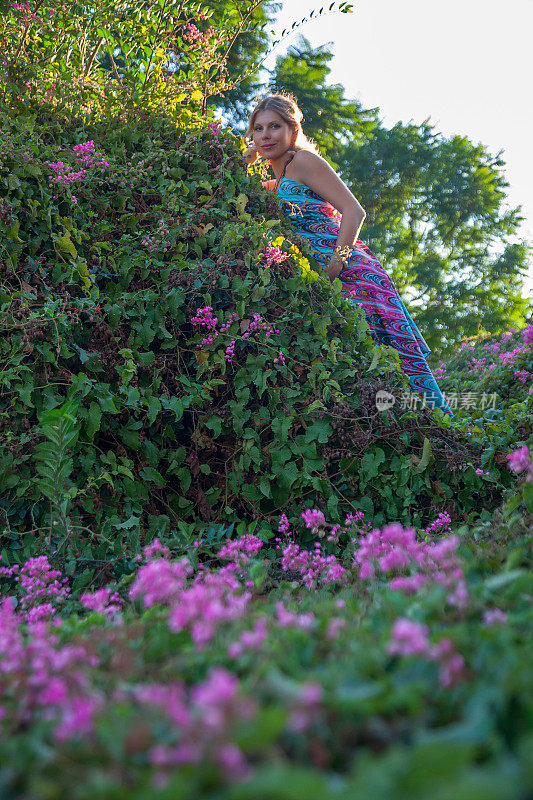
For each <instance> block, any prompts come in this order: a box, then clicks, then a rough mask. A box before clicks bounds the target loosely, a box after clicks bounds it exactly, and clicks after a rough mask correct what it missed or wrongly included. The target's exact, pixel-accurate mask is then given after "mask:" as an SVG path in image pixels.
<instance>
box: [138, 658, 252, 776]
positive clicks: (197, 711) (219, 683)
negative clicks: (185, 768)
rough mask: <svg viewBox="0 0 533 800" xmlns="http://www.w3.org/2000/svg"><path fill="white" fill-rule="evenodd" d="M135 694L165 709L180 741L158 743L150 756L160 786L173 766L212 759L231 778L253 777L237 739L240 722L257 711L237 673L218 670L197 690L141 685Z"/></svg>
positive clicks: (176, 684)
mask: <svg viewBox="0 0 533 800" xmlns="http://www.w3.org/2000/svg"><path fill="white" fill-rule="evenodd" d="M133 691H134V698H135V700H136V701H137V702H138V703H140V704H141V705H142V706H144V707H145V708H157V709H160V710H161V711H162V712H163V713H164V714H165V716H167V717H168V718H169V719H170V721H171V723H172V724H173V726H174V731H173V735H174V738H175V740H176V741H175V743H171V744H157V745H155V746H153V747H152V748H151V749H150V750H149V753H148V758H149V760H150V762H151V764H153V765H154V766H155V767H156V768H157V770H158V775H157V778H158V785H159V787H160V788H161V787H163V786H164V785H165V784H166V782H167V781H168V776H169V772H170V771H171V769H172V768H173V767H177V766H182V765H186V764H199V763H203V762H205V761H206V760H209V761H211V762H212V763H215V764H218V765H219V766H220V767H221V768H222V770H223V771H224V773H225V775H226V778H227V779H228V780H242V779H244V778H246V777H248V775H249V774H250V767H249V765H248V763H247V762H246V759H245V757H244V755H243V753H242V751H241V750H240V748H239V747H237V745H235V744H233V743H232V742H231V739H232V734H233V728H234V726H235V723H236V722H238V721H239V720H245V719H250V718H251V717H253V716H254V714H255V711H256V708H255V704H254V703H253V702H252V701H251V700H249V699H247V698H245V697H244V696H243V694H242V691H241V687H240V685H239V681H238V679H237V678H236V676H235V675H232V674H231V673H230V672H228V671H227V670H226V669H224V668H223V667H215V668H212V669H211V670H210V672H209V674H208V675H207V678H206V679H205V680H204V681H202V682H200V683H198V684H196V685H195V686H193V687H192V688H191V689H187V687H186V686H185V685H184V684H182V683H179V682H172V683H167V684H149V685H145V686H137V687H135V688H134V690H133Z"/></svg>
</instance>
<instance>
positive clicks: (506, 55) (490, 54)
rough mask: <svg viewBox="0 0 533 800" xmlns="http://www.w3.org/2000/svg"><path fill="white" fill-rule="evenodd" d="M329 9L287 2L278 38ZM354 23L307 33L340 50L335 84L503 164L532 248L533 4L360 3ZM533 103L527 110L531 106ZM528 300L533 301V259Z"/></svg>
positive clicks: (313, 24)
mask: <svg viewBox="0 0 533 800" xmlns="http://www.w3.org/2000/svg"><path fill="white" fill-rule="evenodd" d="M322 5H323V6H324V7H325V8H327V7H328V6H329V5H330V0H324V2H323V3H321V2H319V0H288V2H284V4H283V10H282V11H281V12H279V14H278V19H277V23H276V26H275V30H276V31H277V32H279V33H280V32H281V31H282V30H283V28H287V27H290V25H291V24H292V23H293V22H294V21H299V20H301V19H302V18H303V17H305V16H308V15H309V13H310V12H311V11H312V10H313V9H315V10H317V11H318V9H319V8H320V7H321V6H322ZM353 6H354V10H353V13H352V14H339V13H331V14H328V15H326V16H323V17H320V18H319V19H317V20H311V21H310V22H308V23H306V24H305V25H303V26H302V27H301V28H300V29H299V31H298V32H297V33H295V34H292V35H291V36H290V37H288V38H287V39H285V40H284V41H283V42H282V44H280V45H278V47H277V48H276V50H275V51H274V53H273V54H272V56H271V57H270V58H269V59H268V61H267V62H266V66H269V67H271V66H272V65H273V63H274V60H275V57H276V56H277V55H280V54H281V53H283V52H284V51H285V50H286V48H287V47H288V46H289V45H290V44H293V43H294V42H295V41H296V40H297V37H298V33H300V34H303V35H304V36H305V37H306V38H307V39H309V40H310V42H311V44H312V45H313V46H314V47H317V46H319V45H322V44H326V43H331V48H330V49H331V50H332V52H333V53H334V59H333V60H332V62H331V64H330V66H331V67H332V72H331V74H330V82H332V83H341V84H342V85H343V86H344V87H345V96H346V97H347V98H350V99H352V98H353V99H358V100H359V101H360V102H361V103H362V104H363V106H364V107H366V108H374V107H379V110H380V111H379V115H380V119H381V120H382V122H383V124H384V125H385V126H386V127H392V126H393V125H394V124H395V123H396V122H398V121H399V120H401V121H403V122H410V121H412V122H414V123H418V124H419V123H421V122H423V121H424V120H425V119H428V118H429V122H430V124H431V125H433V126H434V128H435V132H436V133H442V134H444V135H445V136H448V137H449V136H452V135H455V134H459V135H461V136H467V137H468V138H469V139H470V140H471V141H472V142H474V143H475V144H478V143H480V142H481V143H483V144H484V145H486V147H487V148H488V150H489V152H490V153H491V154H492V155H496V154H497V153H498V152H499V151H500V150H503V153H502V154H501V158H502V159H503V161H505V167H503V170H504V173H505V177H506V180H507V182H508V183H509V188H508V189H507V190H506V191H507V193H508V202H509V204H510V206H511V207H516V206H518V205H521V206H522V212H521V213H522V216H524V217H525V221H524V222H523V223H522V226H521V229H520V234H521V238H522V239H525V240H527V241H528V242H529V243H530V244H531V245H532V246H533V154H532V150H533V137H532V135H531V128H532V123H533V110H532V101H531V96H532V94H531V79H532V78H533V44H532V42H531V36H532V31H533V0H507V1H506V2H505V3H501V0H447V2H446V3H437V2H435V0H356V2H354V4H353ZM528 97H529V98H530V100H528V99H527V98H528ZM530 262H531V263H530V272H529V279H528V280H527V282H526V290H527V293H528V294H529V295H530V296H531V297H533V251H532V255H531V258H530Z"/></svg>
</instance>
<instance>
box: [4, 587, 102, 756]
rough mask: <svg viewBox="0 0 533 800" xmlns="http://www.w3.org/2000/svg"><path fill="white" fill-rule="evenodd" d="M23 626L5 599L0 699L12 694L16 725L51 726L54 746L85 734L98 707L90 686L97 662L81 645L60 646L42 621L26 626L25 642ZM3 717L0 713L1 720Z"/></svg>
mask: <svg viewBox="0 0 533 800" xmlns="http://www.w3.org/2000/svg"><path fill="white" fill-rule="evenodd" d="M26 620H27V616H26V615H24V614H19V613H17V612H16V611H15V609H14V606H13V602H12V599H11V598H10V597H6V598H4V600H2V601H1V602H0V697H3V698H4V697H9V696H10V695H13V694H16V696H17V698H18V701H17V705H16V709H15V711H14V712H13V713H14V715H15V721H17V722H18V723H19V724H21V725H28V724H30V723H32V722H34V721H37V720H38V719H43V720H48V721H51V722H53V723H54V729H53V730H54V735H55V737H56V739H57V740H59V741H64V740H66V739H71V738H72V737H75V736H80V735H84V734H87V733H89V732H90V731H91V730H92V725H93V716H94V713H95V712H96V711H97V710H98V709H99V708H100V707H101V705H102V698H101V695H100V694H99V693H98V692H96V691H95V690H94V689H93V688H92V687H91V681H90V669H91V668H94V667H96V666H97V665H98V658H97V657H96V656H94V655H91V654H90V653H88V652H87V650H86V649H85V648H84V647H83V646H81V645H76V646H74V645H61V644H60V643H59V637H58V635H57V634H54V633H51V632H50V629H49V626H48V623H47V622H46V621H44V620H40V621H32V620H29V621H28V622H27V632H28V635H27V636H25V635H24V634H23V633H22V625H23V623H24V622H25V621H26ZM56 624H57V625H61V622H60V621H59V620H58V621H57V623H56ZM3 716H5V710H4V709H3V708H2V707H0V719H1V718H2V717H3Z"/></svg>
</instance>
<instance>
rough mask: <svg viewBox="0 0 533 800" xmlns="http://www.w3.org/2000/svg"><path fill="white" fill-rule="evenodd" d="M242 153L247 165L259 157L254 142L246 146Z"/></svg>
mask: <svg viewBox="0 0 533 800" xmlns="http://www.w3.org/2000/svg"><path fill="white" fill-rule="evenodd" d="M243 155H244V158H245V160H246V161H247V162H248V165H250V164H253V163H254V161H257V159H258V158H259V154H258V152H257V149H256V146H255V144H252V145H251V146H250V147H249V148H248V150H245V152H244V154H243Z"/></svg>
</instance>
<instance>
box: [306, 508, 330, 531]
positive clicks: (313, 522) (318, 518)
mask: <svg viewBox="0 0 533 800" xmlns="http://www.w3.org/2000/svg"><path fill="white" fill-rule="evenodd" d="M301 516H302V519H303V521H304V523H305V527H306V528H308V529H311V530H312V529H317V528H319V527H320V526H321V525H325V524H326V518H325V517H324V514H323V513H322V511H319V510H318V509H316V508H313V509H308V510H307V511H304V512H303V514H302V515H301Z"/></svg>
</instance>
